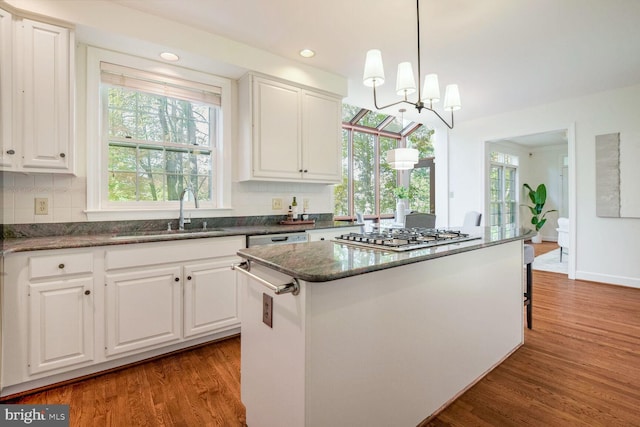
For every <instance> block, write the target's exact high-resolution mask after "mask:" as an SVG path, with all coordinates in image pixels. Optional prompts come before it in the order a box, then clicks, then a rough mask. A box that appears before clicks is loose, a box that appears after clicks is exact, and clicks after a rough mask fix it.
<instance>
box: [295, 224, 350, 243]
mask: <svg viewBox="0 0 640 427" xmlns="http://www.w3.org/2000/svg"><path fill="white" fill-rule="evenodd" d="M359 232H360V226H359V225H356V226H353V227H336V228H321V229H319V230H307V236H308V238H309V241H310V242H317V241H319V240H332V239H335V238H336V236H339V235H341V234H349V233H359Z"/></svg>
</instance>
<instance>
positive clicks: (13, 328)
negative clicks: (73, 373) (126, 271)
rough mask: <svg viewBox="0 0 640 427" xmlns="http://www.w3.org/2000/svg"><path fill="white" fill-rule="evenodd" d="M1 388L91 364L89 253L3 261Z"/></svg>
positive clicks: (23, 256)
mask: <svg viewBox="0 0 640 427" xmlns="http://www.w3.org/2000/svg"><path fill="white" fill-rule="evenodd" d="M4 268H5V271H6V275H5V279H6V280H5V281H4V283H3V289H2V293H3V301H2V316H3V323H2V327H3V334H2V338H3V342H4V345H3V348H2V358H3V375H2V382H3V384H4V383H6V382H7V381H16V380H20V379H24V378H29V377H31V376H33V375H39V374H41V373H43V372H44V373H49V372H51V371H55V372H62V371H68V370H71V369H75V368H77V367H79V366H87V365H88V364H90V363H91V362H92V360H93V359H94V320H95V319H94V317H95V316H94V308H95V307H94V292H93V290H94V277H93V274H94V263H93V254H92V253H91V252H89V253H82V252H80V251H77V250H65V251H57V252H56V253H55V254H52V252H51V251H45V252H43V253H42V254H41V253H39V252H38V253H25V254H16V255H15V256H11V257H8V258H5V265H4Z"/></svg>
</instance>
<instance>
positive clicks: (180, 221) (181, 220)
mask: <svg viewBox="0 0 640 427" xmlns="http://www.w3.org/2000/svg"><path fill="white" fill-rule="evenodd" d="M187 191H189V192H191V194H193V201H194V202H195V204H196V208H198V207H199V206H198V196H196V193H194V192H193V190H192V189H191V188H190V187H187V188H185V189H184V190H182V193H180V218H178V230H184V224H185V223H187V224H190V223H191V218H187V219H184V196H185V194H187Z"/></svg>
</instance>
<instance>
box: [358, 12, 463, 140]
mask: <svg viewBox="0 0 640 427" xmlns="http://www.w3.org/2000/svg"><path fill="white" fill-rule="evenodd" d="M416 11H417V21H418V26H417V27H418V78H419V79H421V78H422V75H421V72H420V0H416ZM362 83H363V84H364V85H365V86H368V87H373V104H374V105H375V107H376V109H377V110H382V109H385V108H388V107H393V106H394V105H398V104H401V103H405V104H409V105H413V106H414V107H416V109H417V110H418V113H420V112H421V111H422V110H423V109H425V110H429V111H431V112H432V113H434V114H435V115H436V116H437V117H438V118H439V119H440V120H442V122H443V123H444V124H445V125H447V127H448V128H449V129H453V112H454V111H456V110H459V109H460V108H461V107H462V104H461V103H460V91H459V89H458V85H456V84H450V85H447V87H446V89H445V94H444V110H445V111H451V124H449V123H447V121H446V120H445V119H443V118H442V116H440V114H438V112H437V111H435V110H434V109H433V104H435V103H437V102H438V101H440V86H439V84H438V76H437V75H436V74H427V75H426V76H425V78H424V86H423V89H422V90H420V85H418V86H417V87H416V82H415V79H414V77H413V68H412V67H411V63H409V62H401V63H400V64H398V76H397V80H396V93H397V94H398V95H400V96H402V97H403V99H402V100H400V101H398V102H394V103H391V104H388V105H383V106H379V105H378V99H377V95H376V86H382V84H383V83H384V67H383V65H382V53H381V52H380V51H379V50H378V49H371V50H370V51H368V52H367V57H366V60H365V64H364V75H363V78H362ZM418 83H420V82H418ZM416 88H417V91H418V99H417V101H416V102H410V101H408V95H411V94H413V93H414V92H415V91H416Z"/></svg>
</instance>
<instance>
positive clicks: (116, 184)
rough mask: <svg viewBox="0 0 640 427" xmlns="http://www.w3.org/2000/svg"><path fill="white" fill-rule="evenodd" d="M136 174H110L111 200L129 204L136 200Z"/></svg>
mask: <svg viewBox="0 0 640 427" xmlns="http://www.w3.org/2000/svg"><path fill="white" fill-rule="evenodd" d="M136 176H137V175H136V173H135V172H109V200H110V201H113V202H128V201H135V200H136V188H137V179H136Z"/></svg>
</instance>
